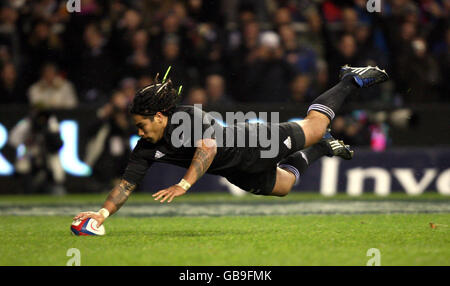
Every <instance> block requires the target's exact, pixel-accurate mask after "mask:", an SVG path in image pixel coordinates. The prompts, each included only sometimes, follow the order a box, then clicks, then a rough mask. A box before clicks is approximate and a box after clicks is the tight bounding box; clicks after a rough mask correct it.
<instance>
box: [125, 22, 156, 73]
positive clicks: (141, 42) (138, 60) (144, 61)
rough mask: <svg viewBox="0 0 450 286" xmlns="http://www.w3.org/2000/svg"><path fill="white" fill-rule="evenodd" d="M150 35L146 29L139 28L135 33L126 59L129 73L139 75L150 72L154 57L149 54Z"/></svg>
mask: <svg viewBox="0 0 450 286" xmlns="http://www.w3.org/2000/svg"><path fill="white" fill-rule="evenodd" d="M148 43H149V37H148V34H147V32H146V31H145V30H143V29H141V30H137V31H136V32H135V33H134V34H133V38H132V46H131V49H132V51H131V53H130V55H129V56H128V57H127V59H126V64H127V72H126V73H127V75H129V76H133V77H139V76H140V75H141V74H146V73H149V72H150V66H151V62H152V59H151V58H150V56H149V53H150V48H149V45H148Z"/></svg>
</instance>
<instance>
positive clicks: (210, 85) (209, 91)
mask: <svg viewBox="0 0 450 286" xmlns="http://www.w3.org/2000/svg"><path fill="white" fill-rule="evenodd" d="M206 95H207V101H208V105H215V106H221V107H225V106H230V104H231V103H232V100H231V98H230V97H229V96H228V95H227V94H226V92H225V78H224V77H223V76H221V75H219V74H211V75H208V76H207V77H206Z"/></svg>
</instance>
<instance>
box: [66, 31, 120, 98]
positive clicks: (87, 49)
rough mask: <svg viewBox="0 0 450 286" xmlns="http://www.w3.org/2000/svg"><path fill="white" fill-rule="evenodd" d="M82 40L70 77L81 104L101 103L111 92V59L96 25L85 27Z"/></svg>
mask: <svg viewBox="0 0 450 286" xmlns="http://www.w3.org/2000/svg"><path fill="white" fill-rule="evenodd" d="M83 40H84V49H83V51H82V54H81V59H80V60H79V63H78V64H77V68H76V69H74V71H75V72H74V74H73V75H72V77H73V78H74V82H76V86H77V88H78V90H79V91H80V99H81V100H82V101H83V102H86V103H92V102H98V103H102V102H105V101H106V100H107V99H106V98H107V97H106V95H107V94H108V93H109V92H110V91H111V90H112V85H113V79H114V74H113V71H114V68H113V64H112V58H111V56H110V55H109V52H108V50H107V45H106V44H107V43H106V40H105V38H104V36H103V35H102V33H101V32H100V30H99V29H98V27H97V26H96V25H94V24H91V25H88V26H86V28H85V30H84V34H83Z"/></svg>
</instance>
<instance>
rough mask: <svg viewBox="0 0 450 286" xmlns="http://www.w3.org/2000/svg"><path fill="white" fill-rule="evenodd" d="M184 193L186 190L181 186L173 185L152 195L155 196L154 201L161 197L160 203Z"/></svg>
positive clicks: (169, 200)
mask: <svg viewBox="0 0 450 286" xmlns="http://www.w3.org/2000/svg"><path fill="white" fill-rule="evenodd" d="M185 193H186V191H185V190H184V189H183V188H182V187H180V186H178V185H173V186H171V187H169V188H167V189H164V190H161V191H159V192H157V193H156V194H153V195H152V197H154V198H155V201H157V200H160V199H161V203H163V202H164V201H165V200H168V201H167V202H168V203H170V202H171V201H172V200H173V198H175V197H179V196H182V195H184V194H185Z"/></svg>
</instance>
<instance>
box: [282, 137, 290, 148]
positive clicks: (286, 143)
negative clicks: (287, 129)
mask: <svg viewBox="0 0 450 286" xmlns="http://www.w3.org/2000/svg"><path fill="white" fill-rule="evenodd" d="M283 143H284V145H286V147H288V149H291V148H292V145H291V136H288V138H287V139H286V140H284V142H283Z"/></svg>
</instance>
